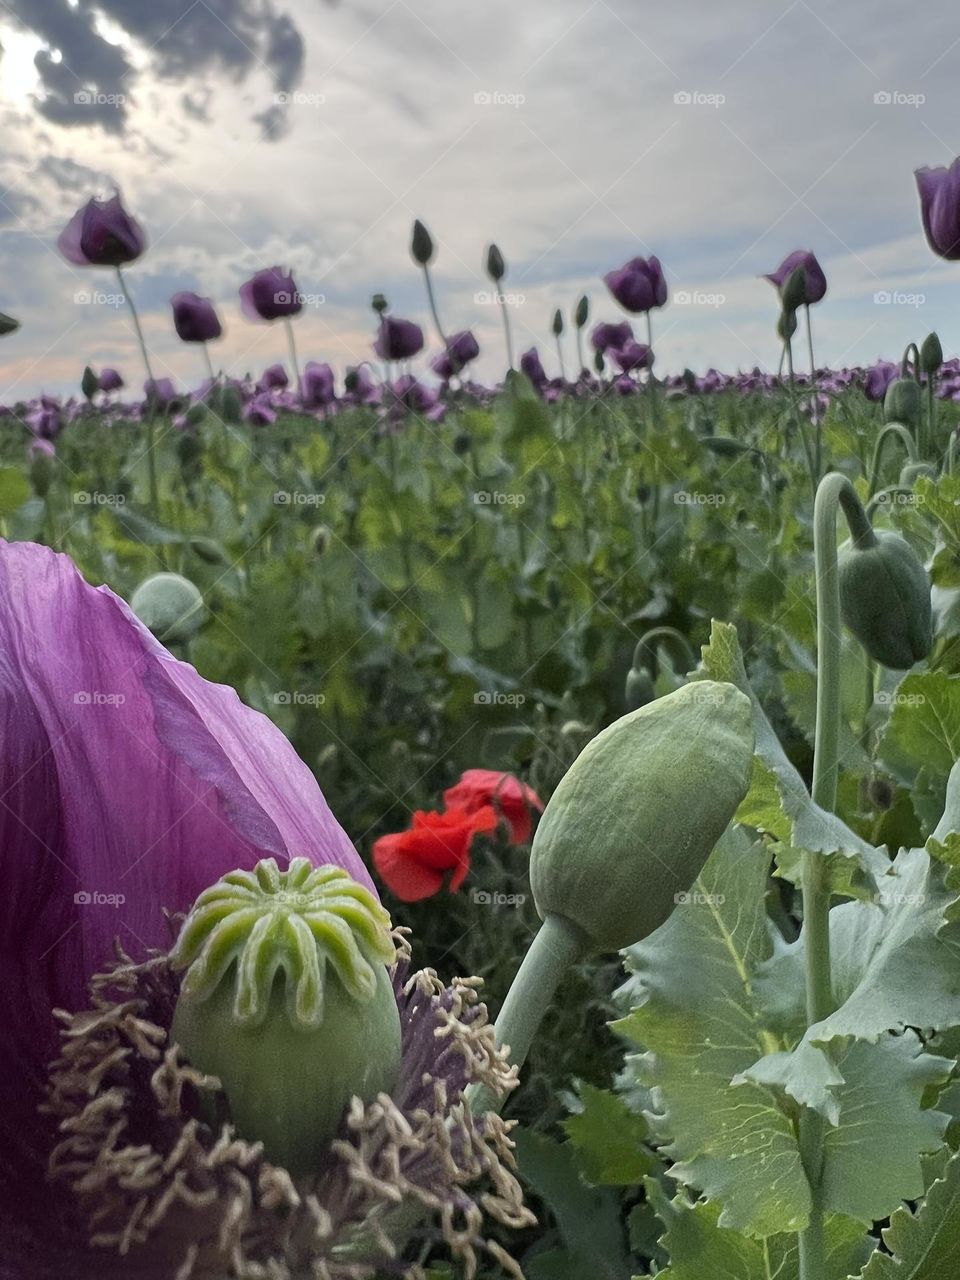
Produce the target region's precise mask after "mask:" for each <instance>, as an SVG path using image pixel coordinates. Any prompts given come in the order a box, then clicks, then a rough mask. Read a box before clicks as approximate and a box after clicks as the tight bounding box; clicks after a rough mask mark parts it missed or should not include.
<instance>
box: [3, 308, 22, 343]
mask: <svg viewBox="0 0 960 1280" xmlns="http://www.w3.org/2000/svg"><path fill="white" fill-rule="evenodd" d="M19 328H20V321H19V320H14V318H13V316H7V315H4V313H3V312H2V311H0V338H5V337H6V336H7V334H8V333H16V332H17V330H18V329H19Z"/></svg>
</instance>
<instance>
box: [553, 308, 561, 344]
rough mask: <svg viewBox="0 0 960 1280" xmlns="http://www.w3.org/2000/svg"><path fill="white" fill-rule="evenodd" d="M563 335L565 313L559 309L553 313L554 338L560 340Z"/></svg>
mask: <svg viewBox="0 0 960 1280" xmlns="http://www.w3.org/2000/svg"><path fill="white" fill-rule="evenodd" d="M561 333H563V312H562V311H561V310H560V308H559V307H557V309H556V311H555V312H554V313H553V336H554V337H555V338H559V337H560V335H561Z"/></svg>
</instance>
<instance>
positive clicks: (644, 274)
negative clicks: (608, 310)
mask: <svg viewBox="0 0 960 1280" xmlns="http://www.w3.org/2000/svg"><path fill="white" fill-rule="evenodd" d="M603 280H604V283H605V284H606V286H607V288H608V289H609V290H610V292H611V293H612V294H613V296H614V297H615V298H616V300H617V302H619V303H620V305H621V307H623V309H624V310H625V311H630V312H632V313H633V314H634V315H638V314H640V313H641V312H644V311H652V310H653V309H654V307H662V306H663V304H664V303H665V302H666V300H667V282H666V280H665V279H664V276H663V268H662V267H661V266H660V259H659V258H655V257H653V256H652V255H651V256H650V257H649V258H631V259H630V261H629V262H628V263H626V264H625V265H624V266H622V267H621V268H620V269H619V270H618V271H609V272H608V273H607V274H606V275H605V276H604V277H603Z"/></svg>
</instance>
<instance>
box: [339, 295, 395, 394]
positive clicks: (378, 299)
mask: <svg viewBox="0 0 960 1280" xmlns="http://www.w3.org/2000/svg"><path fill="white" fill-rule="evenodd" d="M370 305H371V307H373V309H374V311H375V312H376V313H377V315H378V316H382V315H383V313H384V312H385V311H386V310H387V308H388V307H389V306H390V303H389V302H388V301H387V300H386V298H385V297H384V296H383V294H382V293H375V294H374V295H373V297H372V298H371V299H370ZM349 389H350V388H349V387H348V388H347V390H349Z"/></svg>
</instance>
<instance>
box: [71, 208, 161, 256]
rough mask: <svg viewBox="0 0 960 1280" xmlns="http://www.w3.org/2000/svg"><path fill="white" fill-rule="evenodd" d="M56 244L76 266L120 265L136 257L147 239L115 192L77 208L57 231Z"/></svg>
mask: <svg viewBox="0 0 960 1280" xmlns="http://www.w3.org/2000/svg"><path fill="white" fill-rule="evenodd" d="M57 247H58V248H59V250H60V252H61V253H62V254H63V256H64V257H65V258H66V259H67V261H68V262H72V263H73V264H74V265H75V266H78V267H121V266H123V265H124V264H125V263H127V262H134V261H136V259H137V258H139V257H140V255H141V254H142V253H143V251H144V249H146V247H147V238H146V236H145V235H144V232H143V228H142V227H141V226H140V224H139V222H137V220H136V219H135V218H133V217H132V216H131V215H130V214H129V213H127V211H126V209H124V207H123V203H122V201H121V199H120V196H119V195H116V196H113V197H112V199H110V200H96V199H94V200H89V201H88V202H87V203H86V204H85V205H84V206H83V208H82V209H78V210H77V212H76V213H75V214H74V215H73V217H72V218H71V219H70V221H69V222H68V223H67V225H66V227H65V228H64V230H63V231H62V232H61V234H60V238H59V240H58V241H57Z"/></svg>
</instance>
